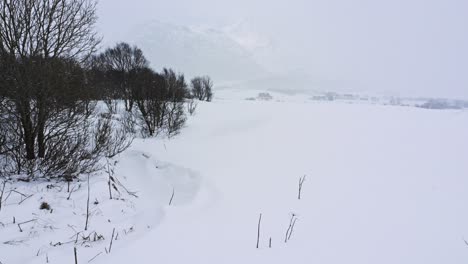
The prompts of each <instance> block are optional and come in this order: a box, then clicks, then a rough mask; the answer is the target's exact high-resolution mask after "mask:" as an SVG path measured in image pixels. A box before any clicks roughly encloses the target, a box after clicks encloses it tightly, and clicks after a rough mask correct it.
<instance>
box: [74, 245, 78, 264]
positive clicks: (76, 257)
mask: <svg viewBox="0 0 468 264" xmlns="http://www.w3.org/2000/svg"><path fill="white" fill-rule="evenodd" d="M73 251H74V252H75V264H78V256H77V254H76V247H74V248H73Z"/></svg>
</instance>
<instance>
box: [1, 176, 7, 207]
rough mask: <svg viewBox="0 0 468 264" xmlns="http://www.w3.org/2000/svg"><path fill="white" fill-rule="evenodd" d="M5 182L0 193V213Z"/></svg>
mask: <svg viewBox="0 0 468 264" xmlns="http://www.w3.org/2000/svg"><path fill="white" fill-rule="evenodd" d="M5 186H6V181H4V182H3V187H2V191H1V192H0V211H2V201H3V193H4V192H5Z"/></svg>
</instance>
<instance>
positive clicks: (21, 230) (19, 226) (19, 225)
mask: <svg viewBox="0 0 468 264" xmlns="http://www.w3.org/2000/svg"><path fill="white" fill-rule="evenodd" d="M34 221H37V219H31V220H29V221H26V222H22V223H18V228H19V230H20V232H23V229H21V225H24V224H27V223H31V222H34Z"/></svg>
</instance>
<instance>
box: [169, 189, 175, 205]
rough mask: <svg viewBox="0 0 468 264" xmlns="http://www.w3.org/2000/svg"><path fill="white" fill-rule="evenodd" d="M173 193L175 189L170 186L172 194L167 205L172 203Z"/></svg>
mask: <svg viewBox="0 0 468 264" xmlns="http://www.w3.org/2000/svg"><path fill="white" fill-rule="evenodd" d="M174 194H175V189H174V188H172V195H171V199H170V200H169V205H171V204H172V199H174Z"/></svg>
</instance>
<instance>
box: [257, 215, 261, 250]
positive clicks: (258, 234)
mask: <svg viewBox="0 0 468 264" xmlns="http://www.w3.org/2000/svg"><path fill="white" fill-rule="evenodd" d="M261 223H262V214H260V216H259V218H258V226H257V248H258V247H259V244H260V225H261Z"/></svg>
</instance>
